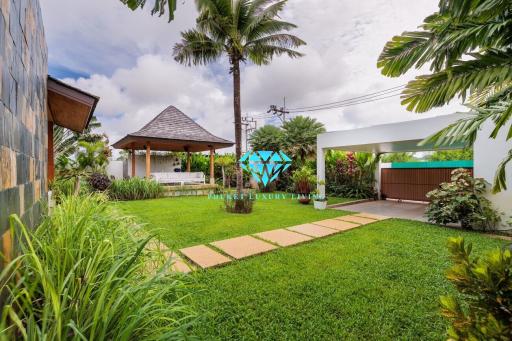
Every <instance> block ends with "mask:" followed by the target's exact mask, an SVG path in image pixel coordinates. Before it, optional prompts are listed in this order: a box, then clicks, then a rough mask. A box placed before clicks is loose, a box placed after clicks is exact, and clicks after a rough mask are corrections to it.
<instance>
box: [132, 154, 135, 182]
mask: <svg viewBox="0 0 512 341" xmlns="http://www.w3.org/2000/svg"><path fill="white" fill-rule="evenodd" d="M133 177H135V149H134V148H132V178H133Z"/></svg>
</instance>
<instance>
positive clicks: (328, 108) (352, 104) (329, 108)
mask: <svg viewBox="0 0 512 341" xmlns="http://www.w3.org/2000/svg"><path fill="white" fill-rule="evenodd" d="M398 96H400V94H393V95H389V96H384V97H379V98H374V99H370V100H360V101H356V102H347V103H342V104H337V105H332V106H326V107H319V108H314V109H307V110H294V111H291V110H290V113H291V114H294V113H301V112H310V111H320V110H331V109H338V108H345V107H352V106H355V105H359V104H365V103H372V102H378V101H381V100H383V99H387V98H391V97H398Z"/></svg>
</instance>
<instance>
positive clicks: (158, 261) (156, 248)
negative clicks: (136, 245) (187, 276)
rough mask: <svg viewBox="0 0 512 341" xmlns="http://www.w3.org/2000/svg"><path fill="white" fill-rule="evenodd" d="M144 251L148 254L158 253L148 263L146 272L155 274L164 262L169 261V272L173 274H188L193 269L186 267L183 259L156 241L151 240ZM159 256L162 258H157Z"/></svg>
mask: <svg viewBox="0 0 512 341" xmlns="http://www.w3.org/2000/svg"><path fill="white" fill-rule="evenodd" d="M146 250H148V251H150V252H155V253H158V254H157V255H156V257H155V259H153V260H152V261H150V262H149V263H148V264H147V266H146V270H147V271H149V272H156V271H157V270H158V269H160V268H161V267H162V266H163V265H164V264H165V262H166V261H168V260H171V267H170V270H171V271H174V272H181V273H189V272H191V271H193V270H195V269H194V267H192V266H190V265H188V264H187V263H186V262H185V261H184V260H183V258H181V257H180V255H178V254H177V253H175V252H173V251H171V250H170V249H169V248H168V247H167V246H166V245H165V244H163V243H162V242H160V241H158V240H154V239H153V240H151V241H150V242H149V243H147V244H146ZM159 255H161V256H162V258H160V257H158V256H159Z"/></svg>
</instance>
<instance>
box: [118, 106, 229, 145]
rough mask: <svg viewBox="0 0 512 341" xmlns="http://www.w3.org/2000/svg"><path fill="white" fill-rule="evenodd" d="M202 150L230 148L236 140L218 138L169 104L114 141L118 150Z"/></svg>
mask: <svg viewBox="0 0 512 341" xmlns="http://www.w3.org/2000/svg"><path fill="white" fill-rule="evenodd" d="M148 143H149V144H150V145H151V150H163V151H189V152H200V151H206V150H210V149H212V148H213V149H218V148H226V147H231V146H232V145H233V144H234V143H233V142H231V141H228V140H225V139H222V138H220V137H217V136H215V135H213V134H211V133H210V132H208V131H207V130H206V129H204V128H203V127H201V126H200V125H199V124H197V123H196V122H194V120H192V119H191V118H190V117H188V116H187V115H185V114H184V113H183V112H181V111H180V110H179V109H177V108H176V107H174V106H172V105H170V106H168V107H167V108H166V109H165V110H164V111H162V112H161V113H160V114H158V115H157V116H156V117H155V118H153V119H152V120H151V121H150V122H149V123H148V124H146V125H145V126H144V127H142V129H140V130H139V131H136V132H134V133H131V134H128V135H126V136H125V137H123V138H122V139H121V140H119V141H117V142H116V143H114V144H113V147H114V148H117V149H145V146H146V145H147V144H148Z"/></svg>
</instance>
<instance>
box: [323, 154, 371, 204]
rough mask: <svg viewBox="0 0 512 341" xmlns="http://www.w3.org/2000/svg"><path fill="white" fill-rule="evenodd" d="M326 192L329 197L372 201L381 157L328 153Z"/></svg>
mask: <svg viewBox="0 0 512 341" xmlns="http://www.w3.org/2000/svg"><path fill="white" fill-rule="evenodd" d="M326 160H327V162H326V179H327V181H326V183H327V185H326V190H327V192H328V193H329V195H332V196H337V197H344V198H356V199H370V198H374V197H375V195H376V193H375V172H376V169H377V166H378V164H379V160H380V156H379V155H374V154H370V153H351V152H349V153H344V152H339V151H336V152H332V153H327V157H326Z"/></svg>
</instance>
